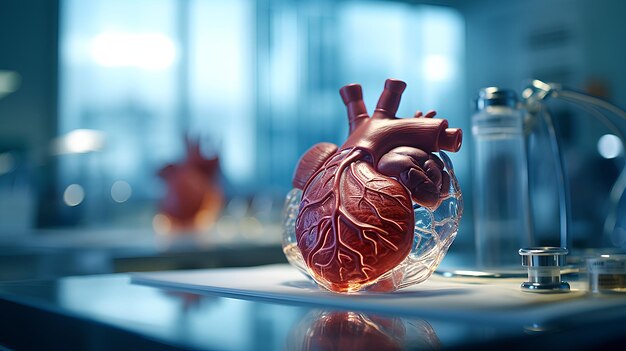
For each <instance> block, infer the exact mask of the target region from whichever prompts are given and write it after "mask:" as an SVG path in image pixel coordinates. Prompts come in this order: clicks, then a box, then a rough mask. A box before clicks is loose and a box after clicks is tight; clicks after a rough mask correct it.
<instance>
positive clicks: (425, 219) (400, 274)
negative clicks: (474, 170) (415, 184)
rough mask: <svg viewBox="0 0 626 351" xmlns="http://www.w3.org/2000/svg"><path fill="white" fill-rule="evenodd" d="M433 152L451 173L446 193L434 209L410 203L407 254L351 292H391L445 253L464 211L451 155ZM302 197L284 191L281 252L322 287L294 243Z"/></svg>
mask: <svg viewBox="0 0 626 351" xmlns="http://www.w3.org/2000/svg"><path fill="white" fill-rule="evenodd" d="M435 154H438V155H439V157H440V158H441V160H442V161H443V163H444V165H445V168H444V170H446V171H447V172H448V174H449V175H450V189H448V194H447V195H445V196H444V199H443V200H442V201H441V204H440V205H439V206H438V207H437V208H436V209H434V210H432V209H428V208H426V207H422V206H420V205H418V204H416V203H413V214H414V216H415V228H414V230H413V246H412V248H411V252H410V253H409V255H408V256H407V257H406V258H405V259H404V260H403V261H402V262H400V263H399V264H398V265H397V266H396V267H394V268H393V269H391V270H389V271H388V272H386V273H385V274H383V275H381V276H380V277H379V278H378V279H376V280H374V281H372V282H369V283H368V284H364V285H362V286H361V287H359V288H358V289H357V290H355V291H353V292H358V291H376V292H390V291H395V290H397V289H401V288H405V287H408V286H411V285H415V284H419V283H421V282H423V281H425V280H426V279H428V277H430V276H431V274H432V273H433V272H434V271H435V270H436V269H437V267H438V266H439V264H440V263H441V261H442V260H443V258H444V257H445V255H446V253H447V252H448V249H449V248H450V245H451V244H452V242H453V241H454V238H455V237H456V234H457V231H458V228H459V222H460V221H461V215H462V214H463V198H462V195H461V188H460V187H459V183H458V181H457V178H456V176H455V174H454V168H453V166H452V162H451V161H450V158H449V157H448V155H446V154H445V153H444V152H442V151H440V152H438V153H435ZM301 198H302V190H300V189H292V190H291V191H290V192H289V193H288V194H287V198H286V201H285V207H284V211H283V230H284V232H283V242H282V245H283V252H284V253H285V256H286V257H287V260H288V261H289V263H290V264H291V265H293V266H294V267H296V268H297V269H298V270H299V271H300V272H302V273H303V274H304V275H305V276H307V277H308V278H310V279H311V280H313V281H314V282H315V283H316V284H317V285H318V286H321V287H322V288H325V282H319V281H315V277H314V275H313V274H311V273H310V272H309V270H308V268H307V265H306V263H305V262H304V259H303V258H302V254H301V252H300V249H299V248H298V245H297V240H296V219H297V217H298V213H299V210H300V201H301Z"/></svg>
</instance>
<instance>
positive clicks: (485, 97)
mask: <svg viewBox="0 0 626 351" xmlns="http://www.w3.org/2000/svg"><path fill="white" fill-rule="evenodd" d="M487 106H508V107H513V108H514V107H516V106H517V94H516V93H515V91H513V90H511V89H502V88H498V87H489V88H483V89H480V91H479V92H478V98H477V99H476V106H475V107H476V109H477V110H482V109H484V108H486V107H487Z"/></svg>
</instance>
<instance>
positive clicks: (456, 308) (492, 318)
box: [132, 265, 626, 325]
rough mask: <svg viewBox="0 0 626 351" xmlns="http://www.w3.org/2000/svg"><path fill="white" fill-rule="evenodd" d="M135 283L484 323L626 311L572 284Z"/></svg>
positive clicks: (214, 274) (234, 273) (208, 277)
mask: <svg viewBox="0 0 626 351" xmlns="http://www.w3.org/2000/svg"><path fill="white" fill-rule="evenodd" d="M132 282H133V283H136V284H144V285H151V286H156V287H161V288H171V289H179V290H180V289H182V290H188V291H194V292H198V293H203V292H204V293H210V294H217V295H222V296H226V297H235V298H243V299H251V300H266V301H267V300H270V301H276V302H282V303H303V304H313V305H318V306H324V307H330V308H339V309H347V310H361V311H370V312H378V313H385V314H398V315H407V316H419V317H422V318H429V317H431V318H446V319H447V318H454V319H455V320H466V321H468V320H469V321H480V322H484V323H512V324H522V325H528V324H535V323H539V324H541V323H544V324H545V323H549V322H550V321H551V320H553V319H559V318H565V317H571V316H577V315H581V314H587V313H593V312H595V311H600V310H604V309H614V308H626V298H609V299H603V298H600V299H599V298H589V297H586V293H585V291H584V290H583V289H580V288H583V287H584V285H581V284H579V283H572V288H573V289H572V291H571V292H569V293H564V294H534V293H528V292H522V291H520V288H519V285H520V283H521V281H520V280H519V279H463V280H455V279H454V278H444V277H439V276H433V277H431V278H430V279H429V280H427V281H426V282H424V283H422V284H418V285H416V286H413V287H410V288H406V289H402V290H399V291H397V292H394V293H385V294H382V293H361V294H351V295H344V294H336V293H331V292H328V291H325V290H322V289H320V288H318V287H316V286H315V285H313V284H312V283H311V282H310V281H308V280H307V278H305V277H304V276H303V275H302V274H300V273H299V272H298V271H297V270H296V269H295V268H293V267H291V266H289V265H271V266H262V267H254V268H229V269H212V270H194V271H171V272H154V273H134V274H132Z"/></svg>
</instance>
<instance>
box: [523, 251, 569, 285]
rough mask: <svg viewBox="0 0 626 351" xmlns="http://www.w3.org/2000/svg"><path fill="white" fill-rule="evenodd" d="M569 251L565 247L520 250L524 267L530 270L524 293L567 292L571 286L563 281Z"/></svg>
mask: <svg viewBox="0 0 626 351" xmlns="http://www.w3.org/2000/svg"><path fill="white" fill-rule="evenodd" d="M567 253H568V252H567V249H565V248H563V247H530V248H523V249H520V250H519V254H520V256H522V266H524V267H526V268H528V281H527V282H524V283H522V286H521V288H522V291H528V292H537V293H555V292H567V291H569V290H570V286H569V284H568V283H567V282H563V281H561V267H563V266H564V265H565V255H567Z"/></svg>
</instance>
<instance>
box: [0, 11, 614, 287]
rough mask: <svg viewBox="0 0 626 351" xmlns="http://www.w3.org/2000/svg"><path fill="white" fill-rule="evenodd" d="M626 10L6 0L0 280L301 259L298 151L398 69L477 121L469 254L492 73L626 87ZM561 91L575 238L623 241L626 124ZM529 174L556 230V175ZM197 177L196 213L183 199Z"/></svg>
mask: <svg viewBox="0 0 626 351" xmlns="http://www.w3.org/2000/svg"><path fill="white" fill-rule="evenodd" d="M624 15H626V3H625V2H623V1H620V0H593V1H592V0H551V1H540V0H530V1H507V2H502V1H497V0H477V1H471V2H470V1H461V0H458V1H454V0H445V1H391V0H389V1H367V0H361V1H348V0H345V1H325V0H320V1H299V0H257V1H252V0H232V1H217V0H92V1H81V0H22V1H17V0H15V1H13V0H0V279H25V278H42V277H56V276H62V275H68V274H94V273H108V272H125V271H139V270H163V269H185V268H203V267H223V266H246V265H256V264H264V263H274V262H284V261H285V259H284V256H283V253H282V250H281V248H280V240H281V235H282V233H281V227H280V217H281V210H282V207H283V201H284V197H285V195H286V193H287V192H288V191H289V190H290V189H291V176H292V172H293V169H294V167H295V165H296V163H297V161H298V159H299V157H300V155H302V154H303V153H304V152H305V151H306V150H307V149H308V148H309V147H310V146H311V145H313V144H315V143H317V142H321V141H328V142H333V143H335V144H341V143H342V142H343V140H344V139H345V137H346V135H347V131H348V123H347V118H346V116H345V108H344V106H343V104H342V102H341V99H340V97H339V94H338V89H339V88H340V87H341V86H343V85H345V84H348V83H360V84H362V86H363V89H364V97H365V102H366V104H367V106H368V109H369V110H370V111H372V110H373V108H374V105H375V104H376V102H377V99H378V96H379V94H380V92H381V91H382V87H383V83H384V80H385V79H386V78H390V77H393V78H398V79H401V80H404V81H406V82H407V84H408V88H407V90H406V92H405V94H404V96H403V100H402V103H401V106H400V110H399V113H398V115H399V116H410V115H412V114H413V112H414V111H415V110H417V109H421V110H430V109H435V110H437V111H438V114H439V116H441V117H442V118H447V119H448V120H449V122H450V125H451V126H452V127H460V128H463V129H464V130H465V140H464V146H463V148H462V150H461V152H459V153H457V154H454V155H451V158H452V161H453V163H454V165H455V168H456V170H457V176H458V178H459V180H460V182H461V187H462V189H463V191H464V196H465V198H466V199H467V200H466V202H465V206H466V208H465V215H464V218H463V222H462V224H461V229H460V232H459V235H458V237H457V241H456V242H455V244H454V245H453V247H452V249H451V256H453V257H454V255H458V257H464V259H465V258H467V257H469V258H467V260H468V261H467V262H471V255H472V253H473V248H474V233H473V224H472V201H471V198H472V186H471V179H470V178H471V174H472V169H471V167H472V162H471V159H472V157H471V154H472V139H471V131H470V121H471V120H470V117H471V115H472V113H473V110H474V107H473V105H472V101H473V99H474V98H475V96H476V94H477V92H478V90H479V89H480V88H482V87H487V86H500V87H504V88H511V89H515V90H517V91H521V89H522V88H523V87H524V86H525V85H526V84H527V83H528V81H529V79H533V78H536V79H542V80H544V81H553V82H558V83H561V84H564V85H567V86H569V87H571V88H574V89H577V90H580V91H584V92H586V93H589V94H592V95H594V96H599V97H602V98H604V99H606V100H608V101H610V102H612V103H614V104H616V105H618V106H621V107H624V106H626V69H624V62H626V46H625V45H624V43H623V38H624V37H626V28H625V27H624V26H623V17H624ZM550 109H551V111H552V113H553V117H554V119H555V124H556V130H557V135H558V138H559V142H560V143H561V145H562V151H563V155H562V157H563V159H564V163H565V165H566V169H567V174H568V180H569V183H570V184H569V187H570V189H571V201H572V209H573V211H572V213H571V220H572V223H573V225H572V226H571V228H570V233H571V235H572V236H573V238H574V246H575V248H581V249H585V248H598V247H605V248H611V249H620V248H622V247H624V246H626V224H625V223H624V220H623V217H624V216H625V213H626V209H620V211H621V212H618V214H619V216H618V226H617V227H616V230H615V231H614V234H613V235H612V236H610V237H606V236H603V235H602V233H603V225H604V221H605V219H606V215H607V208H608V198H609V192H610V189H611V187H612V186H613V183H614V182H615V180H616V179H617V176H618V175H619V172H620V171H621V169H622V167H623V166H624V151H623V146H622V143H621V142H620V141H619V140H616V138H615V137H614V136H613V134H612V133H611V131H610V130H609V129H607V128H606V127H605V126H603V125H602V124H600V123H598V122H597V120H595V119H593V118H589V116H588V115H587V114H586V113H585V111H584V110H580V109H577V108H575V107H572V106H570V105H561V104H558V103H554V104H553V105H550ZM616 122H618V123H621V124H619V125H620V126H621V127H622V128H623V127H624V121H616ZM546 153H547V151H546ZM199 160H202V161H199ZM208 160H216V162H217V166H215V167H213V166H211V167H213V168H211V169H208V167H209V166H207V168H206V171H205V173H200V174H195V173H194V174H192V175H189V174H188V173H185V172H186V170H188V169H189V168H188V165H189V164H192V163H194V162H208ZM542 160H543V158H542V155H541V154H540V155H539V156H534V159H532V162H534V164H536V165H538V166H537V167H536V169H537V170H538V171H537V174H536V175H535V176H537V177H539V178H541V177H542V176H543V177H544V178H545V177H547V178H550V177H551V176H550V175H546V174H548V173H546V172H542V169H543V168H542V167H541V165H542ZM206 164H207V165H208V163H206ZM194 177H195V178H194ZM189 179H199V180H198V182H197V183H194V181H191V180H189ZM202 179H208V182H210V183H211V184H212V186H211V187H208V188H206V184H205V183H204V181H202ZM532 185H533V184H531V198H532V199H533V206H534V208H533V214H534V220H535V222H534V223H535V231H536V232H537V233H539V236H540V237H542V238H544V239H545V241H546V242H547V243H551V240H553V239H554V240H558V230H559V227H558V222H559V220H558V216H559V213H558V200H557V198H556V192H555V190H554V184H552V183H550V179H547V181H538V182H536V186H534V187H532ZM198 187H199V188H198ZM194 189H195V190H194ZM198 189H201V190H198ZM198 193H203V194H207V195H206V196H204V197H200V198H199V199H197V203H198V207H197V209H196V210H197V211H195V212H194V211H192V212H193V216H191V215H189V214H188V213H175V212H176V211H175V210H172V209H171V208H170V207H171V205H172V204H176V203H177V201H179V200H180V199H181V198H185V196H193V194H198ZM209 193H210V194H216V193H218V194H219V196H215V197H210V196H209V195H208V194H209ZM174 207H176V206H174ZM444 263H445V261H444Z"/></svg>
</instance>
